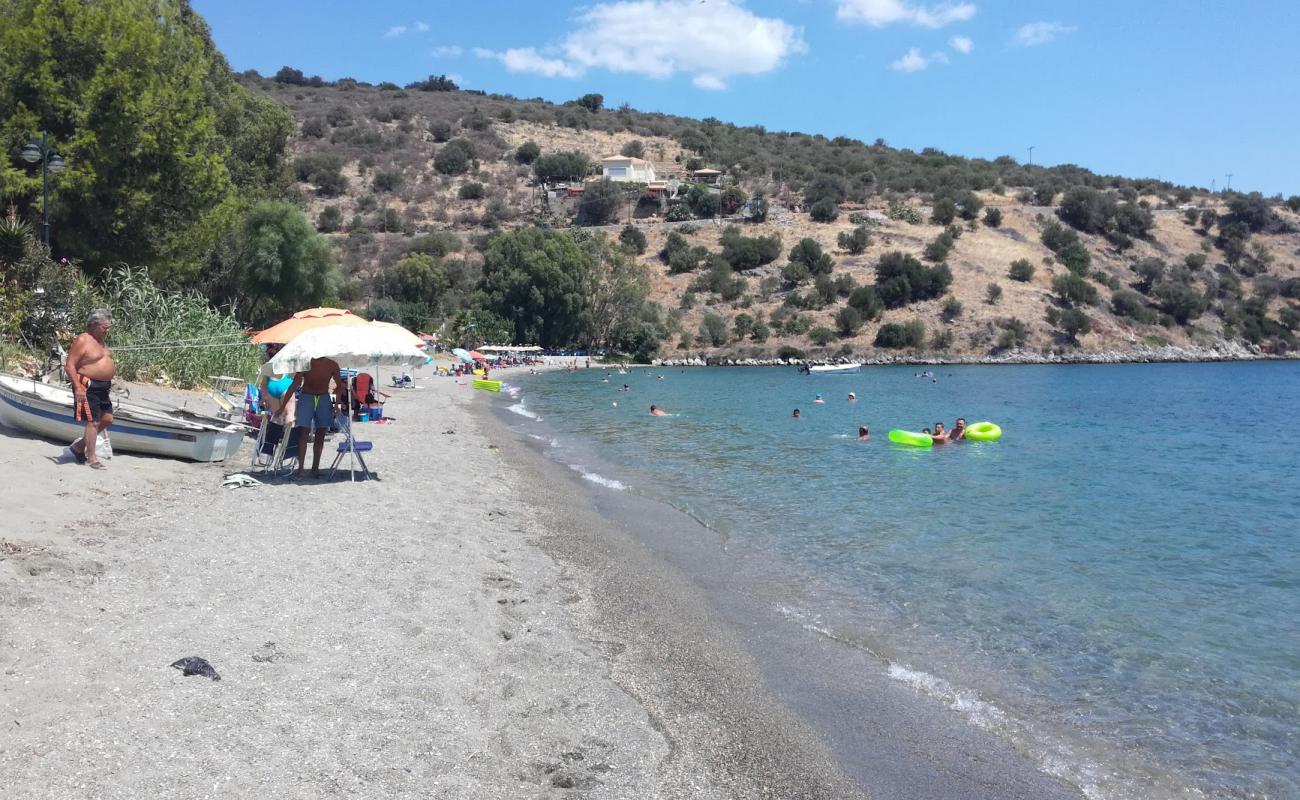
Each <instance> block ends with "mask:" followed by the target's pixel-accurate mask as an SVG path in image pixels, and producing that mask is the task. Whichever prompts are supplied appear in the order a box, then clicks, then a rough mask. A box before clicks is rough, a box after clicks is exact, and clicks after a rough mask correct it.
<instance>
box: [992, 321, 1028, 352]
mask: <svg viewBox="0 0 1300 800" xmlns="http://www.w3.org/2000/svg"><path fill="white" fill-rule="evenodd" d="M998 327H999V328H1001V329H1002V333H1001V334H1000V335H999V336H998V345H997V346H998V349H1000V350H1015V349H1017V348H1020V347H1024V346H1025V343H1026V342H1028V341H1029V328H1028V326H1026V325H1025V323H1024V322H1022V321H1020V320H1019V319H1017V318H1015V317H1010V318H1008V319H1004V320H999V321H998Z"/></svg>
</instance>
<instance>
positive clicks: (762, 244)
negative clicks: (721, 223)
mask: <svg viewBox="0 0 1300 800" xmlns="http://www.w3.org/2000/svg"><path fill="white" fill-rule="evenodd" d="M780 255H781V237H780V235H778V234H772V235H771V236H753V237H751V236H745V235H744V234H743V233H741V231H740V227H739V226H736V225H728V226H727V228H726V230H724V231H723V233H722V257H723V258H725V259H726V260H727V263H728V264H730V265H731V268H732V269H734V270H738V271H742V272H743V271H745V270H751V269H757V268H758V267H761V266H763V265H764V264H770V263H772V262H773V261H775V260H776V259H777V257H778V256H780Z"/></svg>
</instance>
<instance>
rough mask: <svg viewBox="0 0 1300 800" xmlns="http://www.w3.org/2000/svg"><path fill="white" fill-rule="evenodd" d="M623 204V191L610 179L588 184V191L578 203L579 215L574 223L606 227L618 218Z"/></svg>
mask: <svg viewBox="0 0 1300 800" xmlns="http://www.w3.org/2000/svg"><path fill="white" fill-rule="evenodd" d="M622 204H623V191H622V190H621V189H620V188H619V185H618V184H617V183H615V182H614V181H611V180H610V179H609V178H601V179H600V180H598V181H594V182H592V183H589V184H587V189H586V191H584V192H583V193H582V198H581V199H580V200H579V201H578V213H577V215H576V216H575V218H574V221H575V222H577V223H578V224H579V225H606V224H609V223H611V222H613V221H614V220H616V219H617V218H618V211H619V208H620V207H621V206H622Z"/></svg>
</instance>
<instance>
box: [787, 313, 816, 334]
mask: <svg viewBox="0 0 1300 800" xmlns="http://www.w3.org/2000/svg"><path fill="white" fill-rule="evenodd" d="M782 328H783V330H784V331H785V334H786V335H787V336H802V335H804V334H805V333H807V332H808V331H810V330H812V317H810V316H808V315H807V314H791V315H790V318H789V319H787V320H786V321H785V325H783V326H782Z"/></svg>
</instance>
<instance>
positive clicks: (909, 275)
mask: <svg viewBox="0 0 1300 800" xmlns="http://www.w3.org/2000/svg"><path fill="white" fill-rule="evenodd" d="M951 284H952V272H951V271H950V270H949V269H948V266H947V265H946V264H939V265H937V266H934V267H926V266H925V265H923V264H922V263H921V262H920V261H917V260H916V259H915V258H913V257H912V256H909V255H907V254H906V253H902V252H899V251H897V250H895V251H893V252H889V253H886V254H885V255H883V256H881V258H880V261H878V262H877V263H876V293H877V294H878V295H879V296H880V300H881V302H883V303H884V304H885V306H886V307H887V308H901V307H902V306H905V305H907V304H908V303H914V302H918V301H921V300H929V299H931V298H934V297H940V296H941V295H943V293H944V292H946V291H947V290H948V287H949V286H950V285H951Z"/></svg>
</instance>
